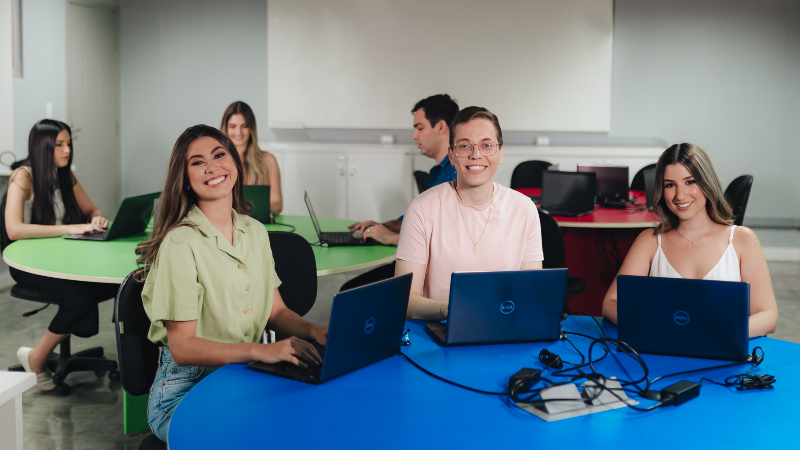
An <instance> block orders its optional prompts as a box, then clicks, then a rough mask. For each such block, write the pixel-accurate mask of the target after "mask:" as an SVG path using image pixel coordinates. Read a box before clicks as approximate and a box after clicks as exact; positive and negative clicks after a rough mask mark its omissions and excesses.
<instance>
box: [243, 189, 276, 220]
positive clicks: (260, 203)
mask: <svg viewBox="0 0 800 450" xmlns="http://www.w3.org/2000/svg"><path fill="white" fill-rule="evenodd" d="M269 190H270V189H269V185H268V184H262V185H249V186H244V199H245V200H246V201H248V202H250V204H252V205H253V211H252V212H251V213H250V217H252V218H253V219H256V220H257V221H259V222H261V223H270V222H272V220H271V217H270V215H271V213H272V211H271V207H270V204H269Z"/></svg>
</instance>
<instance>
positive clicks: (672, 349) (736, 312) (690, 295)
mask: <svg viewBox="0 0 800 450" xmlns="http://www.w3.org/2000/svg"><path fill="white" fill-rule="evenodd" d="M749 320H750V285H749V284H748V283H737V282H732V281H709V280H685V279H682V278H657V277H635V276H629V275H619V276H617V334H618V337H619V339H620V340H621V341H625V342H626V343H627V344H628V345H630V346H631V347H633V349H634V350H636V351H637V352H639V353H655V354H661V355H672V356H688V357H691V358H706V359H723V360H728V361H744V360H746V359H747V357H748V351H747V348H748V338H749Z"/></svg>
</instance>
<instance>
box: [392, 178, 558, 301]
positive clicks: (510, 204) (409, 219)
mask: <svg viewBox="0 0 800 450" xmlns="http://www.w3.org/2000/svg"><path fill="white" fill-rule="evenodd" d="M494 186H495V190H496V191H495V199H494V204H493V205H492V210H491V217H490V218H489V222H488V224H487V225H486V231H485V232H484V233H483V237H481V239H480V241H478V237H479V236H480V235H481V232H482V231H483V227H484V224H486V223H487V222H486V218H487V216H488V215H489V208H488V207H487V208H485V209H483V210H482V211H476V210H475V209H472V208H470V207H469V206H466V205H464V204H463V203H460V202H459V200H458V197H457V196H456V190H455V188H454V187H453V183H452V182H450V183H442V184H440V185H438V186H436V187H433V188H430V189H428V190H427V191H425V192H423V193H422V194H420V195H418V196H417V198H415V199H414V200H412V201H411V204H410V205H409V206H408V210H407V211H406V215H405V217H404V218H403V227H402V228H401V229H400V242H399V243H398V245H397V259H402V260H404V261H409V262H412V263H416V264H425V265H426V266H427V267H426V269H425V283H424V285H423V291H422V296H423V297H427V298H430V299H433V300H441V301H446V300H448V299H449V297H450V275H451V274H452V273H453V272H461V271H500V270H519V268H520V265H521V264H522V263H523V262H531V261H542V260H544V254H543V252H542V229H541V225H540V224H539V213H538V211H537V210H536V205H534V204H533V202H532V201H531V200H530V198H528V197H526V196H524V195H522V194H520V193H519V192H516V191H514V190H511V189H509V188H506V187H503V186H500V185H499V184H497V183H495V184H494ZM459 205H460V209H461V211H462V212H463V219H462V215H461V214H462V213H461V212H459ZM465 222H466V227H469V233H470V234H471V235H472V240H475V241H478V245H477V247H476V251H475V253H474V254H473V251H472V247H473V245H472V241H471V240H470V237H469V235H468V234H467V229H466V227H465Z"/></svg>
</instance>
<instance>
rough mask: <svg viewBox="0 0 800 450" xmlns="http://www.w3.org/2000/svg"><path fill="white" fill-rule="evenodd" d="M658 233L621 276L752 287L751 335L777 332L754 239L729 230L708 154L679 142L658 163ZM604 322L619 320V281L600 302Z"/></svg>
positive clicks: (636, 246) (642, 240) (641, 243)
mask: <svg viewBox="0 0 800 450" xmlns="http://www.w3.org/2000/svg"><path fill="white" fill-rule="evenodd" d="M653 198H654V200H653V211H654V212H655V213H656V214H657V215H658V217H659V222H660V223H659V225H658V226H657V227H656V229H655V230H645V231H643V232H642V233H641V234H640V235H639V237H638V238H637V239H636V242H634V243H633V246H632V247H631V249H630V251H629V252H628V255H627V256H626V257H625V261H624V262H623V263H622V267H621V268H620V271H619V274H620V275H639V276H648V275H649V276H651V277H667V278H690V279H702V280H718V281H743V282H746V283H750V337H756V336H765V335H767V334H769V333H773V332H774V331H775V327H776V325H777V323H778V306H777V304H776V302H775V293H774V292H773V290H772V281H771V280H770V277H769V270H768V269H767V261H766V259H765V258H764V253H763V251H762V250H761V244H760V243H759V242H758V237H757V236H756V235H755V233H753V232H752V231H751V230H750V229H748V228H745V227H737V226H736V225H733V214H732V213H731V208H730V206H729V205H728V202H727V200H725V195H724V194H723V191H722V186H721V185H720V182H719V179H718V178H717V175H716V173H715V172H714V167H713V166H712V165H711V160H710V159H709V158H708V155H706V153H705V152H704V151H703V149H701V148H700V147H698V146H696V145H692V144H686V143H684V144H676V145H673V146H672V147H670V148H668V149H667V150H666V151H665V152H664V153H663V154H662V155H661V157H660V158H659V160H658V165H657V167H656V181H655V189H654V192H653ZM603 316H604V317H605V318H607V319H609V320H610V321H612V322H614V323H616V321H617V282H616V280H615V281H614V282H613V283H612V284H611V287H610V288H609V290H608V293H607V294H606V297H605V299H604V300H603Z"/></svg>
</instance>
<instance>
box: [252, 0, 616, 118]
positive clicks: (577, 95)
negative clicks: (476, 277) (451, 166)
mask: <svg viewBox="0 0 800 450" xmlns="http://www.w3.org/2000/svg"><path fill="white" fill-rule="evenodd" d="M267 20H268V26H267V30H268V31H267V41H268V42H267V48H268V58H267V71H268V75H267V76H268V81H267V83H268V104H269V125H270V127H271V128H339V129H341V128H352V129H397V128H408V127H410V126H411V115H410V110H411V107H412V106H414V103H416V102H417V101H418V100H420V99H422V98H425V97H427V96H429V95H433V94H439V93H448V94H450V95H451V96H452V97H453V98H455V99H456V100H458V102H459V105H460V106H461V107H465V106H470V105H478V106H484V107H486V108H488V109H489V110H491V111H492V112H494V113H495V114H497V115H498V117H499V118H500V123H501V125H502V126H503V128H504V129H509V130H520V131H577V132H605V131H609V130H610V126H611V59H612V38H613V0H493V1H491V2H490V1H486V0H268V7H267Z"/></svg>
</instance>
